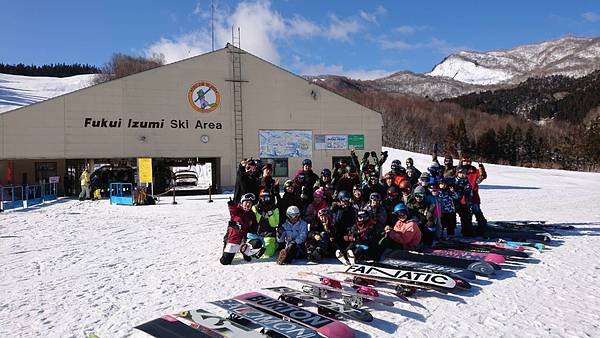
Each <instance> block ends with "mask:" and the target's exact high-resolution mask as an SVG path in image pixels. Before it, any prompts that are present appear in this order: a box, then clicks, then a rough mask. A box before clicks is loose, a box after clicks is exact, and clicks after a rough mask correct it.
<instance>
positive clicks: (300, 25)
mask: <svg viewBox="0 0 600 338" xmlns="http://www.w3.org/2000/svg"><path fill="white" fill-rule="evenodd" d="M287 33H288V35H290V36H293V35H295V36H298V37H300V38H309V37H314V36H317V35H320V34H322V29H321V27H319V25H317V24H315V23H314V22H311V21H309V20H306V19H305V18H303V17H301V16H299V15H295V16H294V17H293V18H292V19H291V20H288V29H287Z"/></svg>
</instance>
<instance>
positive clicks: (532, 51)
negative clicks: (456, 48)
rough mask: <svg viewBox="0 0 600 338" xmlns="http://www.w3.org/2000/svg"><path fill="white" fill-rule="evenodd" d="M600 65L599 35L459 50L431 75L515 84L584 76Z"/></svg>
mask: <svg viewBox="0 0 600 338" xmlns="http://www.w3.org/2000/svg"><path fill="white" fill-rule="evenodd" d="M598 68H600V38H578V37H574V36H567V37H564V38H560V39H557V40H552V41H547V42H542V43H538V44H530V45H523V46H519V47H516V48H513V49H508V50H497V51H491V52H467V51H464V52H459V53H457V54H452V55H450V56H448V57H447V58H445V59H444V60H443V61H442V62H441V63H440V64H438V65H436V66H435V67H434V68H433V70H432V71H431V72H430V73H427V75H429V76H436V77H447V78H451V79H454V80H458V81H461V82H464V83H469V84H475V85H494V84H502V83H504V84H516V83H520V82H522V81H524V80H526V79H527V78H530V77H544V76H551V75H564V76H569V77H581V76H585V75H587V74H589V73H591V72H592V71H594V70H595V69H598Z"/></svg>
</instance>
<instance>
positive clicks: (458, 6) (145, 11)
mask: <svg viewBox="0 0 600 338" xmlns="http://www.w3.org/2000/svg"><path fill="white" fill-rule="evenodd" d="M214 5H215V8H216V10H215V39H216V45H215V47H216V48H221V47H223V46H224V45H225V43H226V42H227V41H229V40H230V39H231V26H236V27H238V26H239V27H240V28H241V45H242V48H243V49H246V50H248V51H250V52H252V53H253V54H256V55H258V56H260V57H262V58H264V59H266V60H268V61H271V62H273V63H275V64H277V65H279V66H282V67H284V68H286V69H288V70H290V71H292V72H294V73H297V74H308V75H311V74H340V75H347V76H350V77H353V78H363V79H370V78H376V77H381V76H384V75H387V74H391V73H394V72H396V71H401V70H410V71H414V72H428V71H430V70H431V69H432V68H433V67H434V66H435V65H436V64H437V63H439V62H441V61H442V59H443V58H444V57H446V56H447V55H449V54H451V53H453V52H457V51H460V50H475V51H488V50H494V49H508V48H512V47H516V46H518V45H522V44H528V43H536V42H541V41H545V40H552V39H557V38H559V37H562V36H565V35H575V36H580V37H598V36H600V2H598V1H592V0H589V1H588V0H581V1H554V0H552V1H523V0H521V1H513V0H504V1H481V0H480V1H418V2H415V1H327V0H321V1H312V0H310V1H307V0H302V1H301V0H287V1H264V0H263V1H261V0H259V1H257V0H252V1H226V0H214ZM0 8H1V10H0V32H2V35H1V36H2V37H1V38H0V62H1V63H20V62H22V63H25V64H32V63H33V64H38V65H40V64H45V63H56V62H66V63H75V62H77V63H89V64H94V65H99V66H101V65H103V64H104V63H106V62H107V61H108V60H109V58H110V56H111V55H112V54H113V53H116V52H120V53H126V54H134V55H145V56H150V55H153V54H162V55H164V58H165V60H166V61H167V62H173V61H177V60H180V59H182V58H185V57H189V56H194V55H198V54H202V53H205V52H208V51H210V50H211V34H210V31H211V25H210V22H211V20H210V12H211V11H210V8H211V1H210V0H205V1H193V0H177V1H138V0H127V1H123V0H121V1H116V0H106V1H81V0H79V1H74V0H64V1H61V0H57V1H42V0H29V1H22V0H16V1H14V0H6V1H3V4H2V6H1V7H0Z"/></svg>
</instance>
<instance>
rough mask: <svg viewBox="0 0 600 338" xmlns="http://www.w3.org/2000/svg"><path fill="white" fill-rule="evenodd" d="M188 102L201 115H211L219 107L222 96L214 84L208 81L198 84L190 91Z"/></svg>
mask: <svg viewBox="0 0 600 338" xmlns="http://www.w3.org/2000/svg"><path fill="white" fill-rule="evenodd" d="M188 101H189V102H190V105H191V106H192V108H194V109H195V110H196V111H198V112H200V113H210V112H212V111H213V110H215V109H217V107H219V104H220V103H221V94H219V91H218V90H217V87H215V85H214V84H212V83H210V82H208V81H201V82H196V83H194V85H193V86H192V87H191V88H190V90H189V91H188Z"/></svg>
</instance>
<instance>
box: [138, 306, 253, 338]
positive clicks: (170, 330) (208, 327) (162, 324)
mask: <svg viewBox="0 0 600 338" xmlns="http://www.w3.org/2000/svg"><path fill="white" fill-rule="evenodd" d="M135 328H136V329H138V330H141V331H144V332H146V333H147V334H149V335H151V336H154V337H157V338H167V337H186V338H191V337H198V338H201V337H202V338H225V337H253V338H258V337H265V336H264V335H262V334H260V333H259V332H256V331H253V330H251V329H249V328H247V327H244V326H242V325H240V324H237V323H235V322H233V321H230V320H228V319H225V318H223V317H220V316H217V315H214V314H212V313H210V312H208V311H205V310H202V309H198V310H193V311H183V312H181V313H179V314H177V315H166V316H162V317H160V318H158V319H154V320H151V321H149V322H147V323H144V324H141V325H138V326H136V327H135Z"/></svg>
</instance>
